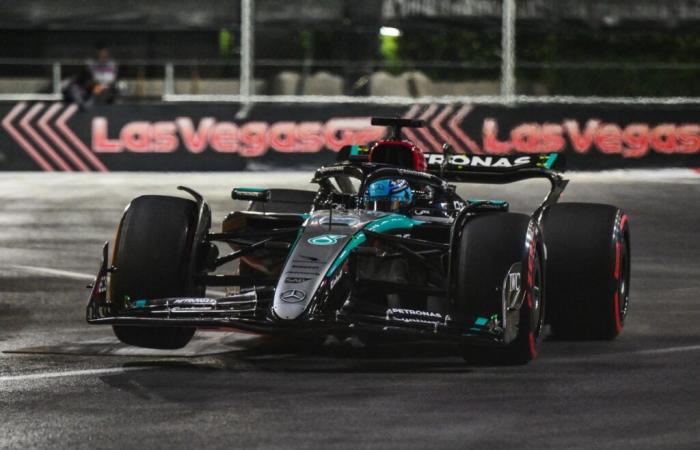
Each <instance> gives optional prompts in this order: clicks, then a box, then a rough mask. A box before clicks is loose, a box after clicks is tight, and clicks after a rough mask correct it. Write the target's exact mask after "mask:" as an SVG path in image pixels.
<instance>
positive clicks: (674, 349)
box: [628, 345, 700, 355]
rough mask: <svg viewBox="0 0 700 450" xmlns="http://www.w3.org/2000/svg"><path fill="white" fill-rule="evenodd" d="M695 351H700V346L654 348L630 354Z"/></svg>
mask: <svg viewBox="0 0 700 450" xmlns="http://www.w3.org/2000/svg"><path fill="white" fill-rule="evenodd" d="M695 350H700V345H684V346H679V347H667V348H654V349H649V350H637V351H635V352H629V353H633V354H635V355H657V354H663V353H678V352H692V351H695ZM629 353H628V354H629Z"/></svg>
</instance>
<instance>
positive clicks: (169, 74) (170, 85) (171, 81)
mask: <svg viewBox="0 0 700 450" xmlns="http://www.w3.org/2000/svg"><path fill="white" fill-rule="evenodd" d="M163 91H164V94H165V95H173V94H174V93H175V67H174V66H173V63H172V62H167V63H165V86H163Z"/></svg>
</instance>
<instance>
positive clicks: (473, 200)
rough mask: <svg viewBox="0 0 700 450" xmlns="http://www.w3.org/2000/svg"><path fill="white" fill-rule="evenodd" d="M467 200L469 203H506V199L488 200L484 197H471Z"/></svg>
mask: <svg viewBox="0 0 700 450" xmlns="http://www.w3.org/2000/svg"><path fill="white" fill-rule="evenodd" d="M467 201H468V202H469V203H481V202H485V203H492V204H494V205H503V204H504V203H506V201H505V200H486V199H482V198H470V199H467Z"/></svg>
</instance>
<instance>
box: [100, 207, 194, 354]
mask: <svg viewBox="0 0 700 450" xmlns="http://www.w3.org/2000/svg"><path fill="white" fill-rule="evenodd" d="M196 221H197V204H196V203H195V202H193V201H191V200H187V199H183V198H179V197H166V196H157V195H146V196H142V197H138V198H136V199H134V200H133V201H132V202H131V203H130V204H129V206H128V207H127V210H126V212H125V213H124V216H123V217H122V221H121V223H120V225H119V229H118V230H117V238H116V242H115V246H114V255H113V258H112V265H113V266H114V267H116V268H117V270H116V272H114V273H113V274H112V275H111V278H110V285H109V293H110V299H111V301H112V304H113V305H114V308H115V310H116V311H115V313H118V312H119V310H121V309H123V308H124V307H125V306H126V305H127V303H128V302H129V301H130V300H137V299H155V298H166V297H201V296H204V289H205V288H204V287H202V286H196V285H195V284H194V277H193V274H192V273H191V266H192V265H191V264H190V262H191V260H192V258H193V257H194V256H195V255H192V254H191V253H192V248H193V245H192V244H193V240H194V232H195V227H196V223H197V222H196ZM112 328H113V329H114V334H115V335H116V336H117V338H119V340H120V341H122V342H124V343H125V344H128V345H134V346H137V347H146V348H156V349H178V348H182V347H184V346H185V345H187V343H188V342H189V341H190V339H192V336H193V335H194V332H195V329H194V328H190V327H150V326H149V327H144V326H127V325H114V326H113V327H112Z"/></svg>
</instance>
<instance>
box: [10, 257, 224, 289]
mask: <svg viewBox="0 0 700 450" xmlns="http://www.w3.org/2000/svg"><path fill="white" fill-rule="evenodd" d="M10 267H12V268H14V269H20V270H25V271H27V272H34V273H42V274H45V275H55V276H57V277H64V278H72V279H75V280H86V281H93V280H94V279H95V276H94V275H88V274H86V273H80V272H71V271H69V270H59V269H52V268H50V267H39V266H22V265H11V266H10ZM207 292H208V293H210V294H211V295H216V296H217V297H223V296H225V295H226V292H224V291H219V290H216V289H207Z"/></svg>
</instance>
